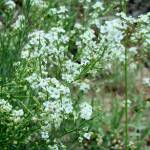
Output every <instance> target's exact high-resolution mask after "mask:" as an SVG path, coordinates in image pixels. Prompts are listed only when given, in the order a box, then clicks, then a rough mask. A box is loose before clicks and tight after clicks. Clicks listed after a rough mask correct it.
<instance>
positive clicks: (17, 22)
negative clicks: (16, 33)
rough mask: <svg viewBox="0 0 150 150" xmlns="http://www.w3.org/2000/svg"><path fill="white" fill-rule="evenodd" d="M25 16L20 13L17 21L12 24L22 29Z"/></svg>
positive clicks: (15, 27)
mask: <svg viewBox="0 0 150 150" xmlns="http://www.w3.org/2000/svg"><path fill="white" fill-rule="evenodd" d="M24 21H25V16H23V15H19V16H18V18H17V20H16V22H15V23H14V24H13V25H12V27H13V28H14V29H15V30H16V29H21V28H22V27H23V26H24Z"/></svg>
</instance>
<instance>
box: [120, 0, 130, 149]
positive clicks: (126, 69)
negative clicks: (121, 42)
mask: <svg viewBox="0 0 150 150" xmlns="http://www.w3.org/2000/svg"><path fill="white" fill-rule="evenodd" d="M121 5H122V11H123V12H124V13H126V12H127V0H122V1H121ZM124 74H125V149H126V150H128V142H129V139H128V138H129V135H128V52H127V48H126V45H125V65H124Z"/></svg>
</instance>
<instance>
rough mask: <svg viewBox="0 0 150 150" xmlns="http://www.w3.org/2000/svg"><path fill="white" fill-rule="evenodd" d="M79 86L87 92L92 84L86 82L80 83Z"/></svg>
mask: <svg viewBox="0 0 150 150" xmlns="http://www.w3.org/2000/svg"><path fill="white" fill-rule="evenodd" d="M79 86H80V87H79V89H80V90H81V91H83V92H87V91H88V90H89V89H90V85H89V84H87V83H85V82H82V83H80V85H79Z"/></svg>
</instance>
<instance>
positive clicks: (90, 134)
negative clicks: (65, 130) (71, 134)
mask: <svg viewBox="0 0 150 150" xmlns="http://www.w3.org/2000/svg"><path fill="white" fill-rule="evenodd" d="M92 134H93V132H87V133H84V134H83V137H84V138H85V139H87V140H90V139H91V136H92Z"/></svg>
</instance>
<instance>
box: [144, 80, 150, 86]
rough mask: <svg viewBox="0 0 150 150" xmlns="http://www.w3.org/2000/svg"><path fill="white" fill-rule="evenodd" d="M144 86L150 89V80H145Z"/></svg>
mask: <svg viewBox="0 0 150 150" xmlns="http://www.w3.org/2000/svg"><path fill="white" fill-rule="evenodd" d="M143 84H144V85H146V86H148V87H150V78H143Z"/></svg>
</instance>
